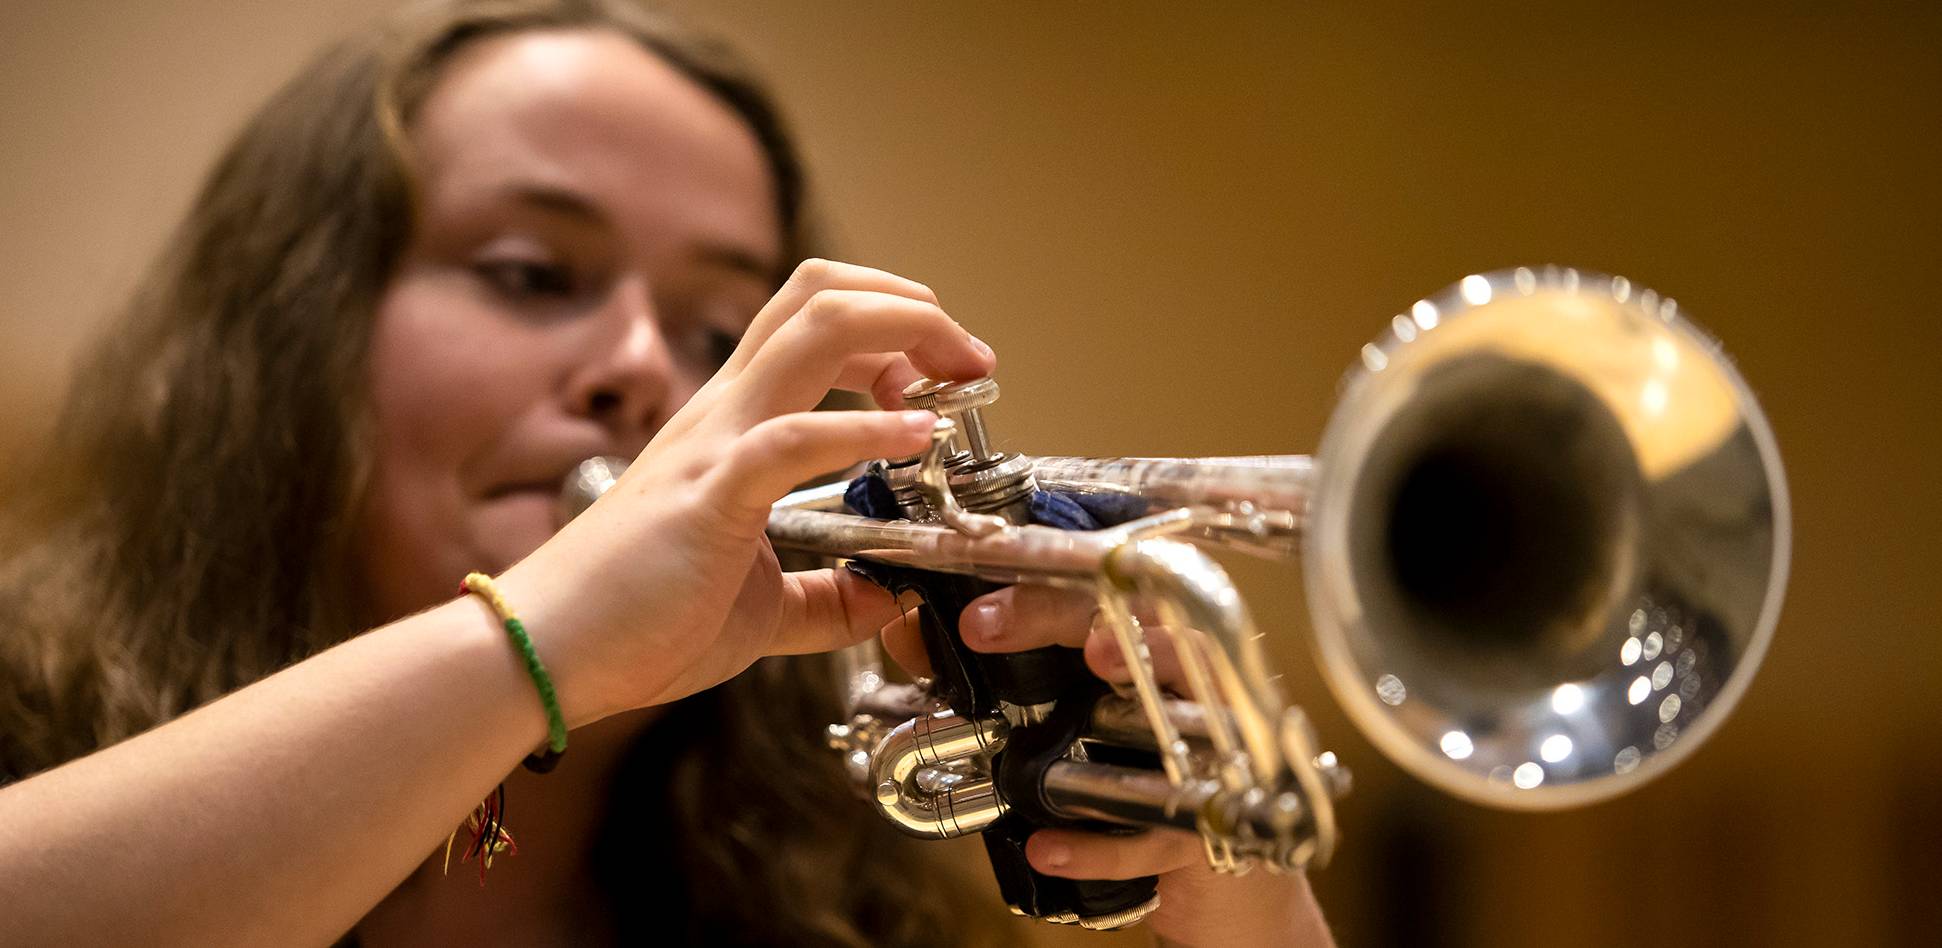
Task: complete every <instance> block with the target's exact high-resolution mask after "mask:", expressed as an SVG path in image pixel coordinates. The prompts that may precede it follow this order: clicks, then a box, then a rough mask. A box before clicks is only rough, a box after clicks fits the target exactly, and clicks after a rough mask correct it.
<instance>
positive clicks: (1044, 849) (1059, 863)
mask: <svg viewBox="0 0 1942 948" xmlns="http://www.w3.org/2000/svg"><path fill="white" fill-rule="evenodd" d="M1038 861H1039V864H1040V865H1042V866H1044V867H1045V868H1047V869H1061V868H1064V866H1065V864H1066V863H1069V862H1071V861H1072V849H1071V848H1070V847H1068V846H1066V845H1065V844H1063V843H1045V844H1042V845H1040V846H1039V847H1038Z"/></svg>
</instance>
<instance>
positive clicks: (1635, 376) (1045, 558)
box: [566, 266, 1789, 929]
mask: <svg viewBox="0 0 1942 948" xmlns="http://www.w3.org/2000/svg"><path fill="white" fill-rule="evenodd" d="M997 398H998V387H997V385H996V383H995V382H994V381H992V380H991V379H978V380H973V381H968V382H931V381H923V382H919V383H917V384H915V385H913V386H911V388H910V389H909V390H907V391H906V393H905V400H906V401H907V402H908V403H909V404H910V405H911V406H912V407H916V408H927V409H930V410H932V411H935V412H936V413H937V414H938V415H939V419H940V420H939V422H938V424H937V427H936V429H935V430H934V431H933V434H932V443H931V445H930V448H929V450H927V451H926V452H925V453H923V454H921V455H919V456H917V457H914V458H902V459H884V460H881V461H878V462H875V463H873V464H872V465H870V468H869V470H868V471H867V472H866V473H865V475H864V476H863V477H861V478H858V479H857V480H855V481H853V482H849V483H839V484H833V485H828V486H825V487H818V488H810V489H807V490H802V491H798V492H796V493H793V494H791V495H789V496H788V497H786V498H784V499H783V500H782V501H780V502H778V503H777V504H776V505H775V507H774V510H773V512H772V513H771V515H770V518H769V524H768V535H769V537H770V540H771V541H772V542H773V543H774V544H775V545H776V546H777V547H778V548H789V549H796V550H801V551H806V552H810V553H815V554H821V555H824V556H829V557H836V558H840V559H842V560H844V561H847V563H848V564H849V567H850V568H851V569H854V570H856V571H857V572H859V573H861V574H863V575H864V576H866V577H868V578H870V579H872V580H874V581H876V582H878V583H880V584H882V585H884V586H885V587H887V588H889V589H891V590H893V591H896V592H899V593H902V592H906V591H910V592H915V593H916V594H917V596H918V597H919V598H920V599H921V605H920V606H919V609H918V612H919V617H920V631H921V633H922V636H923V639H924V643H925V647H926V650H927V652H928V653H929V657H930V659H931V665H932V668H933V669H934V676H935V677H934V678H932V679H929V680H919V681H918V682H915V683H894V682H891V681H890V680H889V679H888V678H887V677H886V676H885V674H884V671H883V667H882V663H881V660H880V658H879V657H878V656H877V655H876V654H875V653H874V652H873V651H870V650H868V649H864V648H862V647H859V649H853V650H851V651H850V652H849V653H847V654H846V655H845V656H844V662H843V676H844V678H843V682H842V685H843V688H844V695H845V697H846V699H847V712H848V714H847V718H846V720H843V721H840V722H837V723H836V724H833V725H831V726H830V728H829V729H828V735H827V737H828V741H829V744H830V746H831V747H832V748H833V749H834V750H835V751H837V752H838V753H840V754H841V755H842V757H843V760H844V762H845V765H846V766H847V767H848V770H849V773H850V775H851V777H852V778H853V780H854V781H855V783H856V784H857V787H858V788H859V790H861V791H862V793H863V795H864V797H865V798H866V799H867V800H869V801H871V803H872V805H874V806H875V807H876V808H877V809H878V810H879V811H880V812H881V813H882V815H883V816H884V817H885V818H887V819H888V820H890V821H891V822H892V823H893V824H894V825H896V826H897V827H898V828H899V829H901V830H903V831H905V832H906V833H909V834H910V835H913V836H918V837H923V838H931V839H943V838H951V837H958V836H964V835H968V834H971V833H980V834H982V835H983V837H984V841H985V844H986V848H987V851H988V852H989V854H990V856H991V860H992V865H993V869H994V871H995V872H996V873H997V875H998V880H999V886H1000V890H1001V893H1002V894H1003V896H1004V898H1005V900H1006V902H1007V903H1009V904H1010V906H1011V907H1012V909H1013V911H1014V912H1017V913H1018V914H1022V915H1030V916H1034V917H1037V918H1041V919H1044V920H1047V921H1051V922H1058V923H1067V924H1077V925H1082V926H1085V927H1088V928H1097V929H1110V928H1118V927H1122V926H1125V925H1129V924H1133V923H1135V922H1137V921H1138V920H1139V919H1141V918H1143V917H1144V916H1145V915H1146V914H1148V913H1149V912H1151V911H1152V910H1153V909H1154V908H1155V907H1157V905H1158V895H1157V893H1156V882H1155V880H1154V879H1152V878H1150V877H1149V878H1146V879H1135V880H1125V881H1073V880H1065V879H1056V878H1052V877H1048V876H1042V875H1040V874H1038V873H1036V872H1034V871H1032V869H1031V867H1030V866H1029V864H1028V863H1026V861H1025V857H1024V840H1025V838H1026V837H1027V836H1028V835H1030V833H1031V832H1032V831H1034V830H1035V829H1037V828H1040V827H1046V826H1082V827H1089V828H1095V829H1101V830H1105V831H1121V832H1124V831H1128V830H1129V829H1136V828H1140V827H1154V826H1170V827H1178V828H1182V829H1188V830H1192V831H1194V832H1197V833H1198V834H1199V835H1200V837H1201V839H1202V840H1203V842H1204V843H1205V849H1206V854H1207V858H1208V862H1209V864H1210V865H1211V866H1213V867H1214V868H1216V869H1218V870H1223V871H1228V872H1244V871H1247V870H1249V869H1251V868H1253V867H1257V866H1258V867H1262V868H1264V869H1266V870H1268V871H1275V872H1290V871H1303V870H1305V869H1307V868H1309V867H1311V866H1314V867H1320V866H1322V865H1325V864H1326V863H1327V861H1328V859H1329V856H1330V854H1331V853H1332V852H1333V851H1334V849H1335V846H1336V844H1337V838H1338V831H1337V824H1336V818H1335V809H1334V807H1335V802H1336V800H1337V799H1339V798H1340V797H1341V796H1343V795H1344V794H1345V793H1346V792H1347V791H1348V790H1349V787H1350V784H1351V780H1350V776H1349V771H1348V769H1347V768H1346V767H1345V766H1344V765H1343V764H1342V763H1341V762H1340V761H1338V760H1337V759H1336V757H1335V755H1334V754H1332V753H1330V752H1327V751H1324V750H1322V749H1321V748H1320V747H1319V745H1318V742H1317V739H1316V736H1315V734H1314V732H1313V729H1312V728H1311V727H1310V725H1309V723H1308V720H1307V718H1306V717H1305V716H1304V714H1303V713H1302V711H1301V710H1300V709H1299V708H1298V707H1295V706H1293V705H1291V704H1289V703H1288V701H1287V700H1286V699H1285V697H1284V696H1283V695H1282V694H1281V693H1280V690H1279V688H1278V687H1277V684H1276V678H1275V676H1274V675H1273V674H1272V672H1271V669H1270V664H1269V661H1268V659H1267V657H1266V655H1265V652H1264V650H1263V647H1262V644H1261V633H1260V632H1259V630H1258V629H1257V627H1256V625H1255V623H1254V620H1253V619H1252V617H1251V616H1250V615H1249V613H1248V610H1247V607H1246V604H1245V603H1244V601H1243V600H1242V598H1241V596H1240V594H1239V593H1238V591H1237V590H1236V589H1235V587H1234V584H1233V583H1232V582H1231V581H1230V580H1229V578H1228V576H1227V574H1226V572H1225V571H1224V570H1223V569H1222V568H1221V567H1220V565H1219V564H1218V563H1217V562H1216V561H1215V560H1214V559H1213V558H1212V557H1211V556H1209V555H1208V552H1207V549H1209V548H1213V549H1226V550H1235V551H1240V552H1243V553H1247V554H1252V555H1258V556H1266V557H1271V558H1278V559H1279V558H1292V557H1299V559H1300V561H1301V563H1302V570H1303V578H1304V582H1305V588H1306V598H1307V601H1308V603H1309V606H1310V610H1311V612H1312V625H1313V644H1314V651H1315V654H1316V658H1317V661H1318V663H1319V666H1320V668H1321V671H1322V673H1323V678H1324V680H1325V681H1326V682H1327V684H1328V686H1329V689H1330V691H1331V692H1332V693H1333V694H1334V695H1335V697H1336V699H1337V701H1338V702H1339V703H1340V704H1341V705H1342V707H1343V708H1344V709H1345V710H1346V712H1347V714H1348V716H1349V718H1350V719H1351V720H1352V721H1353V722H1354V723H1355V724H1356V726H1357V727H1358V728H1359V729H1360V730H1362V731H1363V732H1364V734H1365V735H1366V736H1367V737H1368V738H1369V740H1370V741H1371V742H1372V743H1373V744H1374V745H1375V746H1376V747H1377V748H1378V749H1379V750H1380V751H1382V752H1383V753H1384V754H1385V755H1386V756H1388V757H1389V758H1391V759H1392V760H1393V761H1394V762H1395V763H1396V764H1398V765H1399V766H1401V767H1402V768H1403V769H1404V770H1406V771H1408V772H1409V773H1411V774H1412V775H1414V776H1416V777H1417V778H1419V779H1421V780H1423V781H1425V782H1427V783H1429V784H1431V785H1433V786H1435V787H1437V788H1439V789H1441V790H1443V791H1446V792H1448V793H1451V794H1453V795H1455V796H1457V797H1460V798H1463V799H1466V800H1470V801H1473V802H1476V803H1481V804H1485V805H1491V806H1497V807H1504V808H1510V809H1520V810H1544V809H1554V808H1560V807H1566V806H1574V805H1582V804H1586V803H1591V802H1594V801H1597V800H1602V799H1605V798H1608V797H1610V796H1613V795H1616V794H1619V793H1622V792H1625V791H1627V790H1630V789H1632V788H1634V787H1637V786H1638V785H1640V784H1641V783H1643V782H1645V781H1647V780H1650V779H1652V778H1654V777H1655V776H1657V775H1659V774H1661V773H1664V772H1665V771H1666V770H1667V769H1668V768H1670V767H1672V766H1674V765H1675V764H1677V763H1678V762H1679V761H1680V760H1682V759H1683V758H1684V757H1685V756H1686V755H1688V754H1690V753H1691V752H1692V751H1693V750H1694V749H1695V748H1696V747H1698V746H1699V745H1700V744H1701V743H1702V742H1703V741H1704V740H1705V739H1706V737H1707V736H1708V735H1709V734H1711V733H1712V732H1713V731H1714V730H1715V729H1716V728H1717V727H1718V726H1719V724H1720V722H1721V720H1722V719H1723V718H1724V717H1726V715H1727V714H1728V713H1729V712H1730V711H1731V709H1732V707H1733V705H1734V704H1735V703H1736V702H1737V701H1738V700H1739V698H1740V696H1741V695H1742V694H1743V693H1744V692H1745V690H1746V688H1747V686H1748V682H1749V680H1750V679H1751V677H1752V676H1753V674H1754V672H1755V670H1756V668H1757V667H1758V665H1759V663H1760V660H1761V658H1762V656H1763V654H1764V653H1765V651H1766V648H1767V645H1768V643H1769V641H1770V640H1771V638H1772V634H1773V627H1774V623H1775V621H1776V619H1777V616H1778V612H1779V608H1780V601H1781V596H1782V593H1783V590H1784V588H1785V585H1786V575H1787V561H1788V551H1789V514H1788V501H1787V490H1786V483H1785V479H1784V475H1783V473H1782V469H1781V464H1780V458H1779V453H1778V450H1777V448H1776V446H1775V443H1774V438H1773V434H1772V431H1771V429H1770V428H1769V426H1768V424H1767V422H1766V419H1765V417H1764V416H1763V415H1762V413H1761V411H1760V409H1759V406H1758V405H1757V403H1756V402H1755V400H1754V397H1753V395H1752V393H1751V391H1750V390H1749V388H1748V387H1747V385H1746V383H1745V382H1744V380H1742V378H1741V377H1740V375H1739V374H1738V372H1737V371H1736V370H1735V369H1734V367H1733V366H1732V364H1731V363H1730V362H1729V361H1727V359H1726V358H1725V356H1724V355H1723V354H1722V353H1721V351H1720V348H1719V345H1718V343H1717V342H1715V341H1714V340H1713V339H1712V338H1711V337H1709V336H1707V335H1705V334H1704V333H1703V332H1702V331H1700V330H1699V329H1697V328H1696V327H1695V326H1694V325H1693V324H1692V323H1691V322H1690V321H1688V320H1687V319H1686V318H1685V316H1684V315H1683V314H1682V313H1681V312H1680V309H1679V307H1678V304H1677V303H1676V302H1675V301H1674V300H1673V299H1672V298H1670V297H1665V296H1661V295H1660V294H1658V293H1656V292H1654V291H1652V290H1649V289H1644V288H1642V287H1638V286H1636V285H1634V284H1633V283H1631V282H1630V281H1629V280H1627V279H1625V278H1624V277H1618V276H1605V275H1602V274H1595V273H1590V272H1585V271H1580V270H1577V269H1573V268H1567V267H1556V266H1547V267H1519V268H1516V269H1511V270H1503V271H1497V272H1492V273H1483V274H1475V275H1471V276H1467V277H1464V278H1463V279H1462V280H1461V281H1459V282H1458V283H1456V284H1454V285H1452V286H1450V287H1448V288H1446V289H1444V290H1442V291H1440V292H1438V293H1436V294H1433V295H1431V296H1429V297H1426V298H1424V299H1421V300H1418V301H1416V302H1415V303H1414V304H1413V305H1411V306H1409V307H1408V308H1407V309H1406V310H1405V311H1404V312H1402V313H1400V314H1398V315H1397V316H1395V317H1394V318H1393V319H1392V320H1391V321H1390V323H1389V326H1388V327H1387V330H1386V331H1385V332H1384V333H1383V335H1382V336H1381V338H1379V339H1377V340H1375V341H1373V342H1371V343H1369V344H1368V345H1366V346H1364V347H1363V348H1362V350H1361V352H1360V353H1359V358H1358V360H1357V361H1356V363H1355V364H1354V366H1353V367H1352V369H1351V371H1350V374H1349V376H1348V378H1347V379H1346V383H1345V386H1344V388H1343V395H1342V397H1341V399H1340V401H1339V402H1338V404H1337V405H1336V407H1335V409H1334V411H1333V414H1332V415H1331V416H1330V419H1329V421H1328V425H1327V427H1326V429H1325V431H1324V435H1323V438H1322V443H1321V447H1320V449H1319V450H1318V451H1317V452H1316V454H1315V455H1314V456H1312V457H1308V456H1295V455H1288V456H1264V457H1243V458H1201V459H1183V458H1103V459H1102V458H1071V457H1039V456H1029V455H1021V454H1012V453H1007V452H1004V451H999V450H996V449H995V448H994V447H993V438H992V436H991V434H990V430H989V428H988V422H987V418H986V417H985V412H986V410H987V409H989V408H990V406H991V405H992V404H993V403H995V402H996V400H997ZM615 463H616V462H613V461H611V460H603V459H597V460H595V461H592V462H589V463H588V465H585V466H583V467H582V469H581V471H580V472H579V474H578V475H576V477H575V478H574V479H572V481H571V482H570V483H569V484H568V486H567V489H566V491H567V493H566V496H567V498H568V504H569V506H577V507H583V506H584V505H585V503H590V502H591V498H592V497H595V496H597V495H598V494H599V492H600V491H601V490H603V489H604V486H605V485H610V484H611V483H612V479H613V477H615V476H617V473H616V470H617V469H616V468H615V466H614V465H615ZM574 498H580V500H578V501H575V500H574ZM1017 583H1029V584H1039V585H1045V586H1053V587H1062V588H1066V589H1073V590H1079V591H1082V592H1084V593H1086V594H1088V595H1090V596H1092V597H1093V598H1094V599H1095V600H1096V602H1097V603H1098V613H1097V618H1096V620H1095V622H1096V625H1095V627H1096V628H1097V627H1103V628H1104V629H1105V630H1108V631H1109V632H1110V634H1111V635H1112V636H1113V638H1114V640H1115V641H1116V642H1117V644H1118V646H1119V649H1120V651H1121V653H1122V655H1123V656H1124V658H1125V660H1126V666H1127V670H1128V674H1129V677H1130V684H1129V685H1126V686H1121V687H1117V688H1114V687H1109V686H1106V685H1105V684H1103V683H1101V682H1100V681H1099V680H1098V679H1096V678H1095V677H1094V676H1092V675H1091V674H1090V673H1089V672H1088V671H1087V670H1086V668H1085V667H1084V665H1083V662H1082V661H1081V660H1080V657H1079V653H1078V650H1076V649H1066V648H1057V647H1053V648H1045V649H1039V650H1036V651H1034V652H1026V653H1023V654H1017V655H986V654H980V653H975V652H972V651H970V650H969V649H968V648H966V647H965V646H964V643H963V641H962V640H961V639H960V638H959V637H958V635H957V619H958V614H959V612H960V611H961V610H962V609H963V608H964V606H965V605H966V604H968V603H969V602H970V601H971V600H972V599H974V598H976V597H977V596H980V595H983V594H985V593H986V592H989V591H992V590H995V589H998V588H1002V586H1004V585H1007V584H1017ZM1136 605H1137V606H1138V607H1136ZM1142 614H1145V615H1148V616H1152V617H1155V618H1157V620H1158V621H1159V622H1160V623H1161V624H1162V625H1163V626H1164V627H1165V628H1166V630H1167V634H1169V635H1171V637H1172V639H1173V643H1172V644H1173V647H1174V651H1175V653H1176V654H1177V656H1178V658H1179V664H1180V670H1181V673H1182V677H1183V678H1184V681H1185V688H1184V689H1183V690H1184V692H1185V693H1186V695H1187V697H1177V696H1174V695H1172V694H1169V693H1168V692H1167V691H1166V690H1164V689H1163V688H1162V686H1161V684H1160V682H1159V681H1158V680H1157V677H1156V674H1155V670H1154V665H1153V662H1152V659H1151V654H1150V651H1149V647H1148V641H1147V639H1148V633H1149V632H1150V631H1152V630H1149V629H1148V628H1146V627H1145V626H1144V625H1143V624H1142V622H1141V619H1140V618H1139V616H1140V615H1142Z"/></svg>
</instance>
